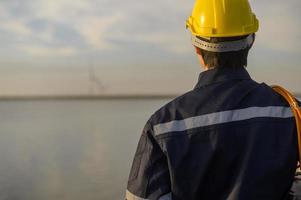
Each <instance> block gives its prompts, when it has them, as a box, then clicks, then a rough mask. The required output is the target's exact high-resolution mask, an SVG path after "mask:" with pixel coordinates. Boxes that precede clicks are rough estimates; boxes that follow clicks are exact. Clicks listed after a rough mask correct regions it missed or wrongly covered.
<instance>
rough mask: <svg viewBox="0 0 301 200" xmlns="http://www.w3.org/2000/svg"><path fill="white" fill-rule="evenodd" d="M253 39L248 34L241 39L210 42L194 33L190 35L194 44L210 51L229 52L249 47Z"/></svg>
mask: <svg viewBox="0 0 301 200" xmlns="http://www.w3.org/2000/svg"><path fill="white" fill-rule="evenodd" d="M253 40H254V38H253V35H249V36H248V37H246V38H244V39H241V40H235V41H227V42H219V43H210V42H206V41H203V40H201V39H199V38H198V37H197V36H195V35H192V37H191V41H192V44H193V45H194V46H196V47H198V48H200V49H203V50H206V51H211V52H229V51H239V50H242V49H246V48H247V47H250V46H251V45H252V43H253Z"/></svg>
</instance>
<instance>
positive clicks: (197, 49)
mask: <svg viewBox="0 0 301 200" xmlns="http://www.w3.org/2000/svg"><path fill="white" fill-rule="evenodd" d="M194 48H195V52H196V53H197V54H199V55H201V50H200V49H199V48H198V47H196V46H194Z"/></svg>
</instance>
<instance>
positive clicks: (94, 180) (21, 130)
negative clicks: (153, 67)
mask: <svg viewBox="0 0 301 200" xmlns="http://www.w3.org/2000/svg"><path fill="white" fill-rule="evenodd" d="M170 100H171V99H150V100H145V99H140V100H139V99H137V100H135V99H128V100H126V99H119V100H118V99H111V100H109V99H107V100H25V101H0V200H83V199H84V200H117V199H120V200H121V199H124V193H125V189H126V182H127V178H128V174H129V170H130V167H131V163H132V160H133V156H134V152H135V149H136V147H137V142H138V139H139V136H140V134H141V131H142V129H143V127H144V125H145V122H146V121H147V120H148V118H149V116H150V115H151V114H153V112H154V111H155V110H157V109H158V108H160V107H161V106H162V105H164V104H165V103H167V102H169V101H170Z"/></svg>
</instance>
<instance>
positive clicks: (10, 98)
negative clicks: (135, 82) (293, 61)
mask: <svg viewBox="0 0 301 200" xmlns="http://www.w3.org/2000/svg"><path fill="white" fill-rule="evenodd" d="M179 95H180V94H167V95H52V96H47V95H33V96H0V101H23V100H24V101H26V100H29V101H30V100H111V99H112V100H113V99H120V100H123V99H125V100H127V99H129V100H131V99H133V100H134V99H145V100H147V99H173V98H175V97H177V96H179ZM294 95H295V96H296V97H297V98H298V99H299V100H301V94H294Z"/></svg>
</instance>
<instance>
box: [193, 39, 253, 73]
mask: <svg viewBox="0 0 301 200" xmlns="http://www.w3.org/2000/svg"><path fill="white" fill-rule="evenodd" d="M247 37H248V35H245V36H236V37H212V38H207V39H205V38H201V37H198V39H200V40H202V41H205V42H208V43H212V44H219V43H224V42H229V41H241V40H242V39H245V38H247ZM252 38H253V41H252V43H250V44H249V45H248V46H246V47H245V48H244V49H240V50H237V51H228V52H213V51H208V50H204V49H202V48H199V47H197V46H194V47H195V50H196V53H197V55H198V58H199V60H200V63H201V65H202V66H203V67H205V68H206V69H212V68H232V69H234V68H241V67H246V66H247V64H248V53H249V50H250V49H251V47H252V45H253V43H254V40H255V34H252Z"/></svg>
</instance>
